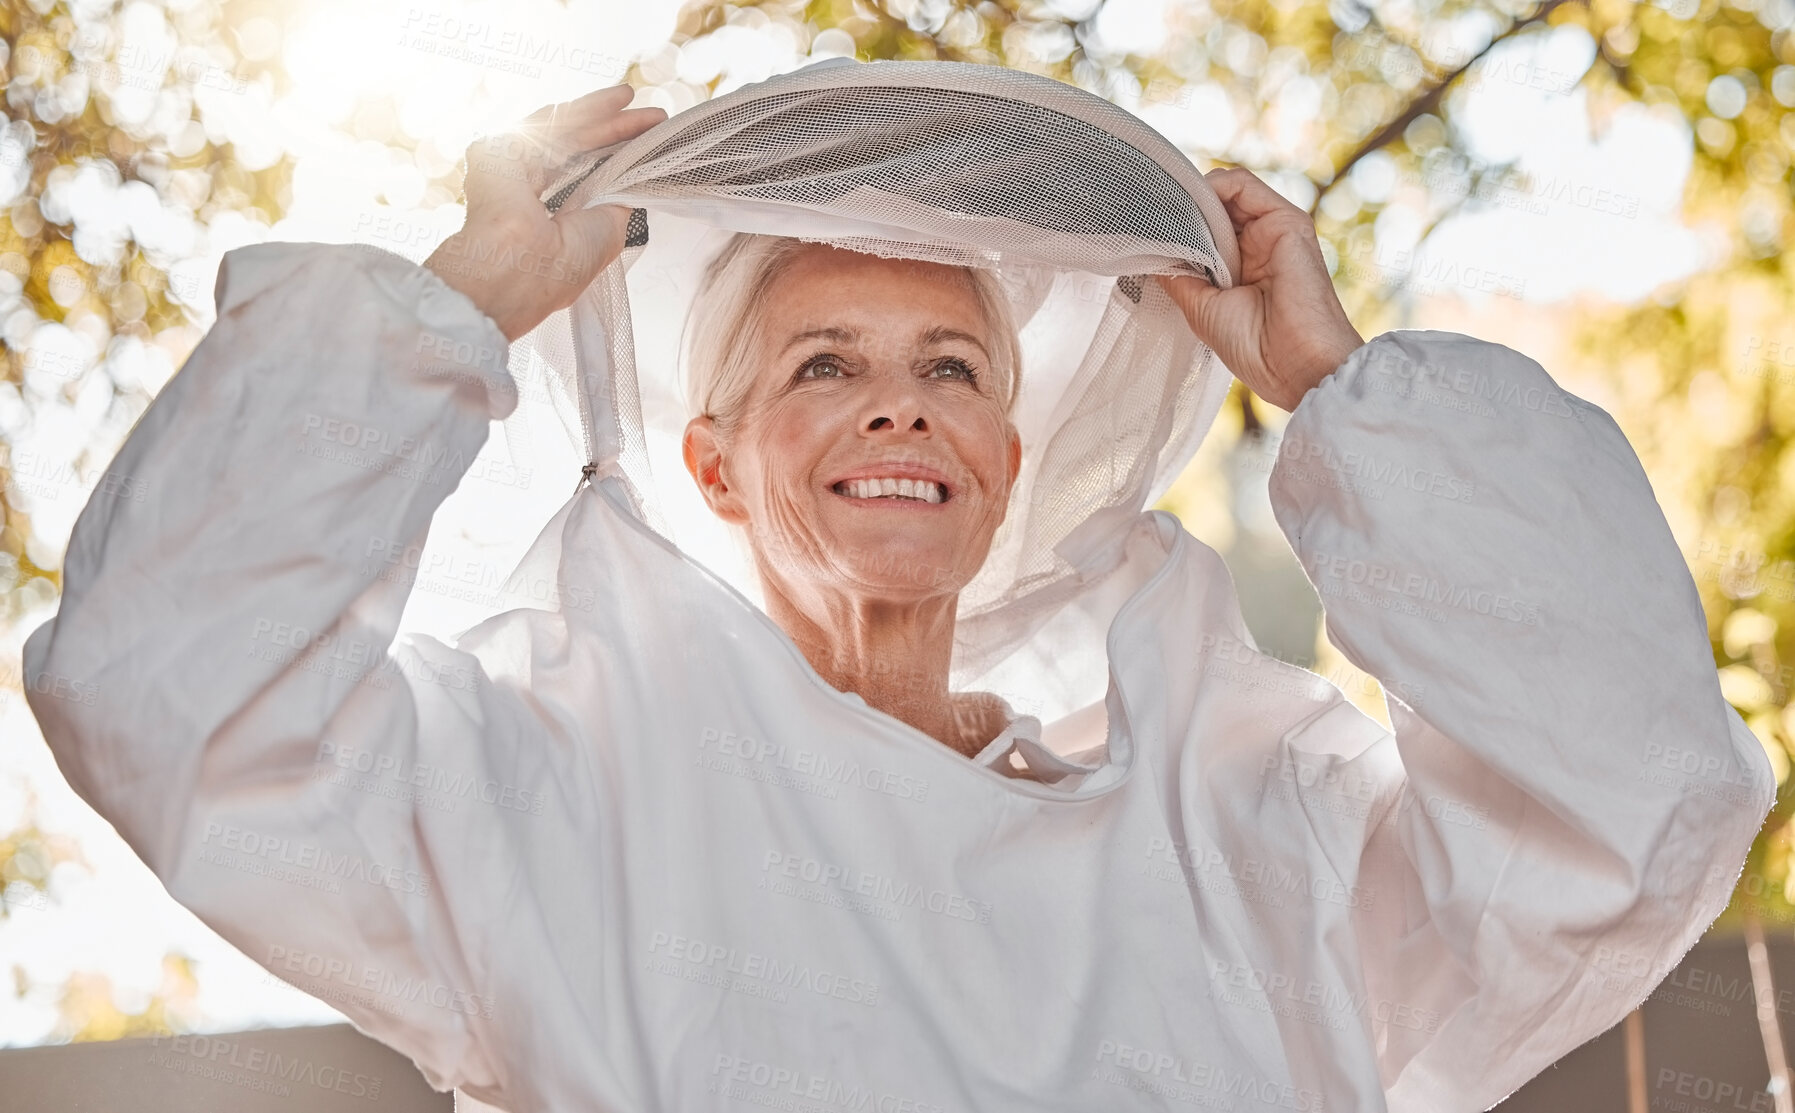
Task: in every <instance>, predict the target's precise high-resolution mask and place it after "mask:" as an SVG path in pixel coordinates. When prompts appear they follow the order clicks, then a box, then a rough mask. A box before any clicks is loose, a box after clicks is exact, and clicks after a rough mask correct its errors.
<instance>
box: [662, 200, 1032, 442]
mask: <svg viewBox="0 0 1795 1113" xmlns="http://www.w3.org/2000/svg"><path fill="white" fill-rule="evenodd" d="M814 246H816V244H815V243H814V242H812V241H809V240H800V239H795V238H793V237H790V236H767V235H759V234H756V233H752V232H738V233H736V234H735V235H734V236H732V237H730V239H729V242H728V243H726V244H724V246H723V250H722V251H720V252H719V253H718V254H717V257H716V259H714V260H713V261H712V262H711V264H710V267H709V269H708V270H706V272H705V275H704V280H703V283H702V284H701V285H700V287H699V289H698V296H697V297H695V298H694V299H693V300H692V307H691V310H690V316H688V317H687V319H686V325H685V328H686V333H687V335H688V337H689V344H688V346H687V352H686V379H685V391H686V413H687V415H688V416H689V417H698V416H701V415H702V416H707V417H710V418H711V419H712V420H713V421H715V422H716V423H717V426H718V430H719V432H720V433H722V435H723V436H725V437H728V436H730V435H731V434H732V433H733V432H734V431H735V429H736V425H737V423H738V422H739V421H740V420H741V418H742V412H743V410H744V409H745V408H746V406H747V403H748V396H749V395H750V393H752V391H753V389H754V381H755V379H756V377H757V369H756V368H755V367H754V365H753V361H752V358H751V357H752V355H753V353H754V352H755V351H756V350H758V348H759V347H760V341H761V339H762V336H763V330H764V328H765V326H764V325H763V324H762V319H761V316H760V314H758V313H755V312H754V310H755V309H756V307H758V306H759V305H760V304H761V301H762V299H763V298H764V297H765V295H766V292H767V290H768V289H769V288H770V287H771V286H772V285H773V282H774V280H775V279H777V278H778V277H779V276H780V275H781V274H783V273H785V271H786V269H787V268H789V267H790V266H791V264H792V261H793V260H794V259H796V258H797V257H798V255H799V254H801V253H802V252H803V251H805V250H806V249H808V248H811V247H814ZM955 269H957V270H961V271H964V272H965V274H966V275H967V277H968V278H969V279H970V280H971V282H972V291H973V296H974V298H976V299H977V301H978V305H979V309H980V310H981V312H982V313H983V314H984V318H985V323H986V325H987V326H988V327H989V329H990V332H991V337H990V340H991V351H990V353H989V356H990V362H991V365H992V366H991V367H990V370H991V372H992V373H993V376H994V377H993V380H992V385H993V386H994V387H995V389H996V392H997V397H998V400H999V402H1001V403H1002V405H1003V412H1004V416H1006V417H1009V416H1011V415H1012V414H1013V413H1014V412H1015V408H1016V395H1017V393H1018V387H1019V385H1020V382H1019V380H1020V378H1021V373H1022V343H1021V340H1020V338H1019V337H1018V336H1017V334H1016V324H1015V320H1014V317H1013V315H1012V313H1011V311H1010V299H1009V295H1008V294H1006V293H1005V292H1004V287H1003V284H1002V282H1001V281H1000V280H999V279H998V277H997V275H996V273H995V272H993V271H990V270H986V269H984V268H981V267H956V268H955Z"/></svg>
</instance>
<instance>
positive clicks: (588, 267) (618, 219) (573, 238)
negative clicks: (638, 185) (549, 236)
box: [554, 205, 630, 277]
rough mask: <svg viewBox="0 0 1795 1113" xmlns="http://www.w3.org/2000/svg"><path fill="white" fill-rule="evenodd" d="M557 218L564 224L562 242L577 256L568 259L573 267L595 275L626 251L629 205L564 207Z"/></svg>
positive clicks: (562, 226) (577, 270)
mask: <svg viewBox="0 0 1795 1113" xmlns="http://www.w3.org/2000/svg"><path fill="white" fill-rule="evenodd" d="M554 219H555V223H556V224H559V225H560V226H561V243H562V244H563V245H564V246H565V248H566V249H567V250H568V251H569V252H571V253H572V254H573V255H574V257H573V258H570V259H568V260H566V261H565V262H566V265H567V266H568V267H569V268H570V269H571V270H574V271H576V272H578V273H580V274H585V275H591V276H594V277H596V276H597V274H598V272H599V271H602V270H604V269H605V268H606V267H608V266H610V265H611V261H612V260H614V259H616V258H617V257H618V256H619V255H621V254H623V241H624V238H625V237H626V236H628V235H629V223H630V210H629V208H628V207H627V206H624V205H596V206H594V207H592V208H590V209H576V210H574V211H572V212H569V211H567V210H565V209H564V210H562V211H561V212H558V213H556V214H555V218H554Z"/></svg>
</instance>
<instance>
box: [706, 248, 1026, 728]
mask: <svg viewBox="0 0 1795 1113" xmlns="http://www.w3.org/2000/svg"><path fill="white" fill-rule="evenodd" d="M759 312H760V313H761V315H762V316H761V320H762V322H763V323H764V325H765V332H764V334H763V336H762V338H761V343H760V345H759V347H758V348H757V350H756V351H755V352H754V353H753V357H752V358H753V366H754V367H755V368H756V373H757V378H756V379H755V383H754V388H753V392H752V394H751V395H750V398H749V402H748V405H747V408H746V410H745V412H744V414H743V417H742V419H741V420H740V421H739V422H738V423H737V425H736V427H735V428H734V429H732V430H728V431H724V430H720V429H719V428H718V427H717V426H716V424H715V422H714V421H713V420H712V419H711V418H709V417H698V418H694V419H693V420H692V421H691V423H690V424H689V425H688V426H687V429H686V437H685V445H684V448H685V459H686V466H687V468H688V469H689V470H690V471H691V473H692V476H693V478H694V479H695V480H696V481H697V483H698V485H699V488H700V490H701V491H702V492H703V494H704V497H705V499H706V501H707V502H708V503H709V505H710V507H711V509H712V511H713V512H715V513H716V514H717V515H718V516H719V517H720V518H722V519H723V520H725V521H727V522H730V523H733V524H737V525H740V526H743V527H744V528H745V529H746V530H747V532H748V536H749V539H750V542H751V545H752V547H753V550H754V553H755V558H756V563H757V566H758V569H759V574H760V577H761V583H762V586H763V588H764V590H765V595H766V600H767V610H768V613H769V614H770V615H771V616H772V617H773V619H774V621H776V622H778V623H779V625H780V626H781V627H782V628H783V629H784V630H785V631H786V632H787V633H788V634H790V635H791V637H792V639H793V641H794V642H795V643H796V644H797V645H798V647H799V648H800V649H801V650H802V651H803V653H804V654H805V656H806V657H807V658H808V659H809V661H810V662H811V664H812V666H813V667H815V668H816V670H817V672H818V673H819V674H821V675H822V676H823V678H824V679H825V680H827V681H828V682H829V683H831V684H833V685H834V686H835V687H837V688H840V689H843V690H850V691H854V692H857V693H859V695H860V696H861V697H862V698H863V699H865V700H866V701H867V703H868V704H870V705H872V706H873V707H876V708H878V709H880V710H882V711H885V712H886V713H888V714H890V715H892V716H894V717H895V718H898V719H900V720H902V721H904V722H906V723H909V724H910V725H912V726H914V727H916V728H917V729H918V730H921V731H922V732H923V733H925V734H928V735H930V736H931V737H934V738H937V739H939V740H940V741H942V742H943V743H945V744H947V745H948V746H950V747H952V748H954V749H956V750H959V751H960V752H962V753H967V754H971V753H976V752H977V751H978V750H979V749H981V748H983V746H984V745H985V744H986V743H987V742H989V741H990V740H991V738H993V737H995V736H996V734H997V733H998V732H999V731H1001V730H1002V728H1003V726H1004V723H1003V719H1002V716H1001V714H999V713H998V709H997V706H996V701H995V700H994V699H992V698H991V697H989V696H985V695H981V694H968V693H962V694H959V695H957V696H954V697H952V698H951V699H950V696H949V693H948V688H947V677H948V664H949V660H950V658H951V655H952V650H953V631H954V611H955V608H956V606H957V603H958V597H959V592H960V589H961V588H962V587H964V586H965V585H966V584H967V583H968V582H970V581H971V580H972V578H973V576H974V575H976V574H977V572H978V570H979V568H980V567H981V566H982V565H983V564H984V560H985V557H986V555H987V554H988V553H989V552H990V549H991V541H992V538H993V536H994V535H995V534H996V532H997V527H998V526H999V524H1000V523H1001V522H1002V521H1003V518H1004V514H1005V510H1006V508H1007V506H1008V504H1009V497H1010V491H1011V488H1012V487H1013V486H1014V484H1015V481H1016V474H1017V472H1018V470H1019V469H1020V467H1021V462H1022V440H1021V436H1020V434H1018V432H1017V431H1016V428H1015V426H1014V425H1013V424H1012V423H1011V422H1010V421H1009V420H1008V418H1006V417H1005V415H1004V412H1003V406H1002V403H1001V402H1000V401H999V398H998V395H997V393H996V376H995V373H994V372H993V371H992V370H991V367H990V360H989V357H988V356H987V354H986V353H987V350H988V349H989V348H990V347H992V346H993V343H992V333H991V328H990V326H989V324H987V322H986V321H985V319H984V316H983V314H982V313H981V312H980V310H979V306H978V303H977V301H976V300H975V299H974V298H973V296H972V286H971V282H970V280H969V279H968V278H967V277H966V275H965V274H964V273H963V272H960V271H957V270H955V269H954V268H951V267H946V266H942V265H939V264H933V263H922V262H915V261H909V260H889V259H880V258H877V257H875V256H869V255H861V254H858V253H854V252H848V251H843V250H838V249H836V248H831V247H827V246H822V245H818V246H815V247H812V248H810V249H809V250H807V251H805V252H804V253H803V254H802V255H800V256H799V257H798V258H797V259H796V260H794V261H793V262H792V264H791V265H790V266H789V268H788V269H786V270H785V271H784V272H783V273H782V274H781V275H780V276H779V278H778V279H777V280H776V281H775V282H774V283H773V285H772V286H771V288H770V289H769V290H768V292H767V296H766V298H765V299H764V301H763V302H762V303H761V306H760V310H759ZM825 328H833V329H841V330H847V331H849V332H852V333H853V334H854V335H853V336H852V337H851V338H850V337H848V336H828V337H813V338H809V339H802V340H794V338H795V337H797V336H798V335H799V334H801V333H805V332H809V331H812V330H817V329H825ZM936 329H947V330H953V331H955V332H959V333H963V334H965V337H964V338H961V337H936V338H932V339H931V338H930V337H928V336H927V335H926V334H928V333H929V332H930V331H931V330H936ZM972 376H976V381H974V380H973V378H972ZM892 463H903V464H918V465H923V466H927V467H931V468H934V469H935V470H936V471H938V472H939V473H940V474H941V475H942V476H943V477H944V479H945V481H946V483H947V484H948V486H949V488H950V490H951V491H952V496H951V497H950V498H949V499H948V500H947V501H946V502H944V503H942V504H940V505H939V506H918V505H915V504H908V503H894V502H891V501H885V500H855V499H850V498H845V497H843V496H842V495H840V494H837V493H836V492H835V491H834V490H833V489H832V483H833V481H835V480H837V479H839V478H840V477H841V476H843V475H844V474H846V473H847V472H849V471H851V470H854V469H857V468H859V467H861V466H863V465H868V464H892Z"/></svg>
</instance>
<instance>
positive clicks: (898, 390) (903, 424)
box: [861, 375, 929, 433]
mask: <svg viewBox="0 0 1795 1113" xmlns="http://www.w3.org/2000/svg"><path fill="white" fill-rule="evenodd" d="M882 378H884V382H883V383H881V385H880V386H878V387H876V388H874V389H873V390H872V391H870V392H869V395H870V396H869V397H868V399H867V404H866V412H865V413H864V414H863V415H862V422H863V424H862V425H861V429H862V430H863V431H865V432H869V433H871V432H881V431H886V430H891V431H895V430H899V429H907V430H910V431H912V432H917V433H927V432H929V419H928V414H927V413H926V412H925V411H926V410H927V406H926V404H925V402H924V399H923V393H922V391H921V390H920V389H918V386H917V383H916V381H915V380H914V379H912V378H911V377H910V376H908V375H894V376H889V377H882ZM893 380H896V381H895V382H893Z"/></svg>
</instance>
